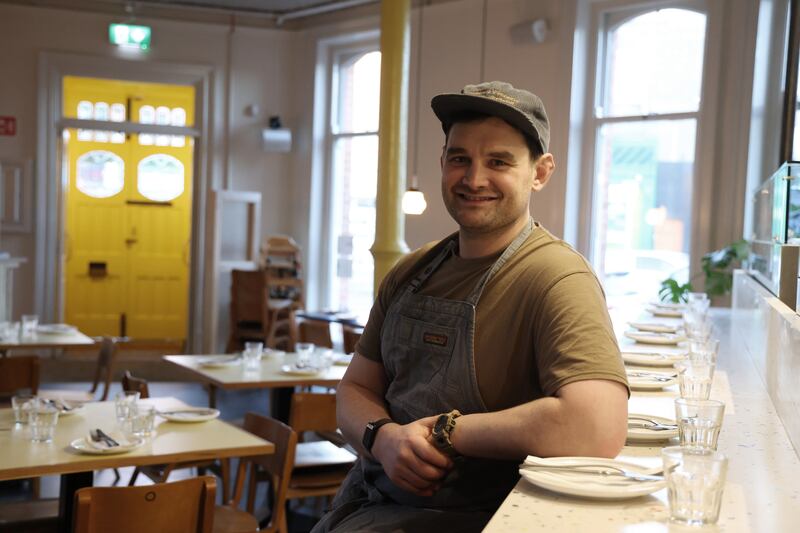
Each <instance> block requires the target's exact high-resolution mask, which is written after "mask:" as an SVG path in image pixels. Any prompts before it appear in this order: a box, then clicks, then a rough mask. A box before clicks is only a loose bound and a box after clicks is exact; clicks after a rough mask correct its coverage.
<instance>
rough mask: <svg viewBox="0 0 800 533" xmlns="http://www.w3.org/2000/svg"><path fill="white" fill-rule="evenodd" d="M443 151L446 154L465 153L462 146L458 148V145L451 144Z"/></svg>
mask: <svg viewBox="0 0 800 533" xmlns="http://www.w3.org/2000/svg"><path fill="white" fill-rule="evenodd" d="M445 153H446V154H447V155H456V154H466V153H467V150H466V149H464V148H459V147H458V146H453V147H450V148H448V149H447V151H446V152H445Z"/></svg>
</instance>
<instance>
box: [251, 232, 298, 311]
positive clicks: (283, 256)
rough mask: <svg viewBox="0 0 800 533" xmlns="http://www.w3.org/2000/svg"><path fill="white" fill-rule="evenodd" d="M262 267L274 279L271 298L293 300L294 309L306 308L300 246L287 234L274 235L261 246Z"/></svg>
mask: <svg viewBox="0 0 800 533" xmlns="http://www.w3.org/2000/svg"><path fill="white" fill-rule="evenodd" d="M260 268H261V269H262V270H264V271H265V272H267V273H268V274H269V275H270V277H271V278H272V279H273V280H274V283H273V285H272V287H271V288H270V297H271V298H283V299H289V300H292V302H293V304H292V307H293V308H294V309H303V308H305V297H304V294H303V278H302V260H301V250H300V246H298V245H297V243H296V242H295V241H294V239H292V238H291V237H289V236H287V235H272V236H270V237H268V238H267V239H266V240H265V241H264V244H263V245H262V246H261V261H260Z"/></svg>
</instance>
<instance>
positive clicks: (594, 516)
mask: <svg viewBox="0 0 800 533" xmlns="http://www.w3.org/2000/svg"><path fill="white" fill-rule="evenodd" d="M713 317H714V324H715V328H716V336H717V337H719V338H720V340H721V347H720V354H719V358H718V362H717V372H716V374H715V377H714V383H713V386H712V390H711V398H712V399H719V400H722V401H724V402H725V417H724V421H723V425H722V431H721V433H720V437H719V446H718V448H719V450H720V451H721V452H723V453H724V454H725V455H727V456H728V458H729V466H728V477H727V482H726V485H725V492H724V496H723V502H722V510H721V513H720V519H719V524H718V529H719V530H721V531H726V532H734V531H735V532H739V531H741V532H760V531H796V527H797V520H798V516H800V515H798V511H797V509H798V506H800V461H798V457H797V454H796V453H795V451H794V449H793V448H792V445H791V443H790V441H789V439H788V437H787V434H786V431H785V430H784V427H783V425H782V423H781V421H780V419H779V418H778V416H777V414H776V413H775V409H774V408H773V405H772V402H771V400H770V398H769V396H768V394H767V391H766V390H765V389H764V386H763V384H762V383H761V382H760V380H759V378H758V376H757V373H756V372H755V369H754V367H753V365H752V362H751V361H750V359H749V356H748V355H747V354H746V353H745V352H744V351H743V350H742V349H741V348H740V347H737V346H736V344H735V343H734V342H732V339H731V331H730V312H729V311H727V310H713ZM658 320H659V322H661V321H662V319H661V318H659V319H658ZM615 322H616V321H615ZM618 331H619V329H618ZM677 396H678V391H677V388H676V386H673V387H671V388H668V389H666V390H664V391H659V392H637V391H634V392H633V394H632V396H631V399H630V402H629V412H631V413H634V412H635V413H648V414H654V415H661V416H668V417H670V418H673V419H674V417H675V412H674V406H673V401H674V398H675V397H677ZM674 440H676V439H674ZM670 444H673V443H668V444H659V445H656V446H645V445H638V446H637V445H628V446H625V448H624V449H623V451H622V453H621V454H620V457H619V458H620V459H629V460H636V461H637V462H640V463H644V464H649V463H652V465H656V464H658V463H660V455H659V454H660V449H661V446H662V445H670ZM668 517H669V510H668V508H667V494H666V489H663V490H661V491H659V492H656V493H655V494H653V495H651V496H645V497H640V498H636V499H631V500H623V501H599V500H589V499H582V498H577V497H571V496H566V495H560V494H556V493H553V492H549V491H547V490H544V489H540V488H538V487H535V486H533V485H532V484H530V483H528V482H527V481H525V480H520V481H519V483H517V486H516V487H515V488H514V489H513V490H512V492H511V493H510V494H509V495H508V497H507V498H506V500H505V501H504V502H503V504H502V505H501V506H500V508H499V509H498V510H497V512H496V513H495V514H494V516H493V517H492V519H491V521H490V522H489V524H488V525H487V526H486V528H485V529H484V531H486V532H507V531H592V532H625V533H639V532H666V531H676V529H675V526H673V525H670V524H669V523H668V522H667V519H668ZM706 530H708V529H703V531H706ZM711 530H715V529H714V528H711Z"/></svg>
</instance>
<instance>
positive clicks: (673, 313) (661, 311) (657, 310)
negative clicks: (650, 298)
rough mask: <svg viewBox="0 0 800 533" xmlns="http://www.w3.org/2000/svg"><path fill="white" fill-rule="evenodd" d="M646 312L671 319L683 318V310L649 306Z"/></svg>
mask: <svg viewBox="0 0 800 533" xmlns="http://www.w3.org/2000/svg"><path fill="white" fill-rule="evenodd" d="M647 312H648V313H650V314H651V315H653V316H668V317H672V318H682V317H683V309H673V308H669V307H655V306H652V305H651V306H650V307H648V308H647Z"/></svg>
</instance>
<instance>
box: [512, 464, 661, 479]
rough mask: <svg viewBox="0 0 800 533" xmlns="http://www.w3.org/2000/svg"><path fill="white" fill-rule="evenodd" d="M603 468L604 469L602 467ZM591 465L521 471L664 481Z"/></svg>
mask: <svg viewBox="0 0 800 533" xmlns="http://www.w3.org/2000/svg"><path fill="white" fill-rule="evenodd" d="M584 468H592V470H584ZM600 468H602V467H600ZM600 468H598V467H592V466H589V465H586V466H582V465H571V466H556V465H525V466H521V467H520V469H521V470H543V471H548V470H553V471H557V472H561V473H564V474H578V475H590V476H602V477H605V478H608V479H615V478H624V479H629V480H631V481H664V478H663V476H654V475H651V474H640V473H638V472H632V471H630V470H623V469H621V468H617V467H608V468H605V469H600Z"/></svg>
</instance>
